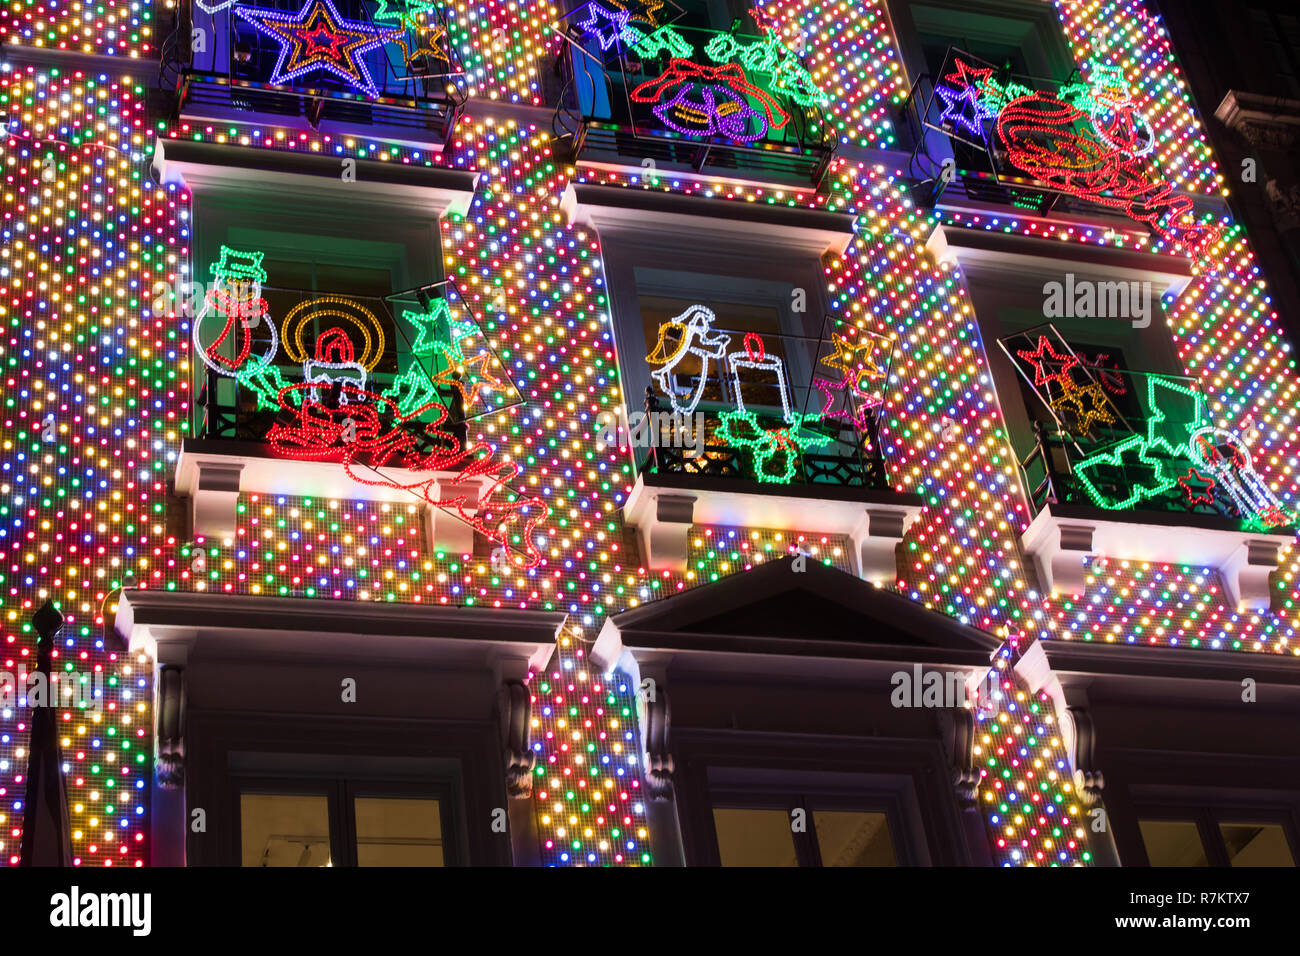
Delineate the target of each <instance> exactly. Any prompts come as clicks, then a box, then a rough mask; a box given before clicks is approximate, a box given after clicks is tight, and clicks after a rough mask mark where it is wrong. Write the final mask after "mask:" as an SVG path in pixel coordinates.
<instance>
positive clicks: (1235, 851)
mask: <svg viewBox="0 0 1300 956" xmlns="http://www.w3.org/2000/svg"><path fill="white" fill-rule="evenodd" d="M1219 832H1220V833H1222V834H1223V843H1224V845H1225V846H1227V848H1228V859H1229V860H1231V861H1232V865H1233V866H1295V859H1294V858H1293V857H1292V856H1291V847H1290V846H1288V845H1287V841H1286V831H1284V830H1283V829H1282V827H1281V826H1279V825H1278V824H1276V823H1221V824H1219Z"/></svg>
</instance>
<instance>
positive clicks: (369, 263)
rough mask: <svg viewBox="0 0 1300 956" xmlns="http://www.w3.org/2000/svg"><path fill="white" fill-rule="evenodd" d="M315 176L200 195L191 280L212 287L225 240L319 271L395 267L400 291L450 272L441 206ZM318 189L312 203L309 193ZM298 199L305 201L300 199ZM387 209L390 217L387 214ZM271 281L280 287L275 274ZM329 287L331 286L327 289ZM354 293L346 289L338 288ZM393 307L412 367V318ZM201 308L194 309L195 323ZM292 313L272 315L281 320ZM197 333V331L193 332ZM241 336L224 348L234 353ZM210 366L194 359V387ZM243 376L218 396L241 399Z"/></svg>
mask: <svg viewBox="0 0 1300 956" xmlns="http://www.w3.org/2000/svg"><path fill="white" fill-rule="evenodd" d="M350 185H352V184H348V183H344V182H343V181H342V179H339V181H338V182H337V183H335V182H332V181H329V180H325V181H322V180H321V179H319V178H316V177H312V178H311V179H310V180H308V181H307V182H304V183H301V184H298V186H299V188H296V189H288V190H286V192H285V194H284V195H281V196H279V197H277V196H276V195H273V194H265V193H253V194H249V193H247V192H245V191H243V190H242V189H241V188H240V186H239V184H238V183H221V184H220V185H213V186H209V187H208V188H205V189H204V190H203V191H202V192H201V193H200V194H198V195H196V196H195V199H194V205H193V210H192V223H193V232H194V236H193V243H192V250H193V251H192V252H191V257H190V261H191V280H192V281H193V282H196V283H201V284H202V288H204V289H206V288H207V287H208V285H209V284H210V283H211V281H212V276H211V273H210V272H209V268H210V266H211V264H212V263H215V262H216V261H217V259H218V257H219V255H220V250H221V247H222V246H223V245H225V246H230V247H232V248H235V249H239V250H241V251H253V252H261V253H264V254H265V256H266V258H267V259H270V260H281V261H288V262H296V263H300V264H308V263H309V264H311V266H312V269H313V272H315V271H316V270H319V269H322V268H328V267H329V266H330V265H332V264H336V265H350V266H355V265H360V266H363V267H367V268H373V269H376V270H380V269H384V268H387V269H388V270H389V272H390V274H391V277H392V289H391V292H392V293H394V294H395V293H398V292H401V291H403V290H406V289H411V288H415V287H425V286H430V285H434V284H436V283H439V282H441V281H443V280H444V278H445V261H444V255H443V245H442V216H441V215H439V214H438V213H436V212H434V211H433V210H420V209H418V208H414V209H411V210H409V211H399V210H394V209H393V208H392V207H391V206H382V207H378V208H376V207H375V206H373V205H372V204H371V203H370V202H368V200H367V197H366V196H364V195H353V194H352V193H349V191H348V189H349V186H350ZM307 194H309V195H310V197H311V199H310V204H308V203H307V202H306V201H305V200H306V199H307ZM296 200H304V202H302V203H298V204H297V205H295V201H296ZM380 215H382V216H383V217H384V218H383V219H379V218H377V217H378V216H380ZM266 285H268V286H270V287H272V288H275V287H277V286H276V281H275V276H274V275H270V276H268V279H267V283H266ZM320 294H325V293H320ZM331 294H335V295H347V293H346V292H334V293H331ZM388 310H389V311H390V312H391V314H392V324H391V334H392V339H393V341H392V342H391V343H390V348H391V349H392V350H393V351H394V352H395V359H396V362H397V372H396V373H395V374H397V375H400V374H402V372H403V371H404V370H405V369H407V368H409V363H410V362H411V361H412V359H413V358H414V356H413V353H412V351H411V348H410V344H411V342H413V341H414V338H413V333H412V330H411V329H410V328H409V324H408V323H405V322H404V320H403V319H402V318H401V316H400V313H401V311H402V310H401V307H400V306H399V305H397V304H395V303H394V302H393V300H391V299H390V300H389V305H388ZM196 318H197V315H194V316H189V321H190V323H191V329H192V323H193V322H194V321H195V319H196ZM283 318H284V316H275V315H273V316H271V320H272V321H275V322H276V323H277V328H278V327H279V323H280V322H281V321H282V320H283ZM191 334H192V332H191ZM233 348H234V341H233V339H232V340H231V341H230V342H228V343H223V345H222V349H223V350H227V351H228V352H229V354H233V351H231V350H233ZM206 374H207V367H206V366H205V365H204V363H203V362H202V361H201V360H198V359H197V357H196V360H195V361H194V362H192V363H191V375H192V376H193V381H192V387H193V388H194V389H195V391H194V394H195V395H199V394H201V388H202V385H203V379H204V376H205V375H206ZM380 374H381V376H382V378H381V379H380V381H391V378H392V377H393V374H394V373H380ZM235 389H236V383H235V381H234V380H233V379H230V378H227V377H221V378H220V379H219V380H218V382H217V396H218V399H219V401H220V402H222V403H223V404H228V405H233V404H234V402H235V395H236V392H235ZM192 414H193V415H194V416H195V418H194V421H193V422H192V429H193V433H194V434H199V433H200V428H201V423H202V416H203V414H204V411H203V407H202V405H201V403H199V402H195V403H194V404H193V409H192Z"/></svg>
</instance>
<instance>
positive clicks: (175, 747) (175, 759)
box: [154, 664, 185, 790]
mask: <svg viewBox="0 0 1300 956" xmlns="http://www.w3.org/2000/svg"><path fill="white" fill-rule="evenodd" d="M157 682H158V683H157V687H158V690H157V698H158V702H157V707H158V731H157V745H156V749H155V756H154V775H155V776H156V777H157V779H158V786H159V787H161V788H162V789H163V790H180V789H181V788H182V787H184V786H185V671H184V669H183V668H181V667H178V666H177V665H175V664H164V665H163V666H161V667H160V668H159V669H158V676H157Z"/></svg>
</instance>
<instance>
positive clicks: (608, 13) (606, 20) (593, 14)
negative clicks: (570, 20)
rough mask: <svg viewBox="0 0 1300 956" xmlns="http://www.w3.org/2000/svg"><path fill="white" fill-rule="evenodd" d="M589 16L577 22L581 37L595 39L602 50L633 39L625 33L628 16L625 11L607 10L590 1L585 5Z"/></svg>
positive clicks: (593, 0) (594, 1)
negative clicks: (581, 32) (581, 33)
mask: <svg viewBox="0 0 1300 956" xmlns="http://www.w3.org/2000/svg"><path fill="white" fill-rule="evenodd" d="M587 9H588V10H589V11H590V15H589V16H588V17H587V19H585V20H580V21H579V22H578V27H579V28H580V29H581V30H582V31H583V36H591V37H595V38H596V40H597V41H598V42H599V43H600V48H601V49H602V50H608V49H609V48H610V47H612V46H614V45H615V44H616V43H621V42H626V41H628V40H630V39H633V38H632V37H630V36H629V35H628V32H627V21H628V19H629V16H630V15H629V14H628V12H627V11H626V10H609V9H607V8H606V7H604V6H602V5H601V4H600V3H597V2H596V0H592V2H591V3H589V4H587Z"/></svg>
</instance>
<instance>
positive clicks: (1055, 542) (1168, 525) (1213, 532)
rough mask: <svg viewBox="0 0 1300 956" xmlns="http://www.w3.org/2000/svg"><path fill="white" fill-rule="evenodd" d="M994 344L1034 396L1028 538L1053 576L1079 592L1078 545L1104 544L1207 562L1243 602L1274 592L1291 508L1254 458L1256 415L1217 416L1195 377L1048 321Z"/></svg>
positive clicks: (1254, 603)
mask: <svg viewBox="0 0 1300 956" xmlns="http://www.w3.org/2000/svg"><path fill="white" fill-rule="evenodd" d="M999 345H1000V346H1001V347H1002V350H1003V351H1004V352H1005V353H1006V354H1007V356H1008V357H1009V358H1011V360H1012V362H1013V363H1014V364H1015V366H1016V368H1017V370H1018V371H1019V372H1020V373H1021V375H1022V376H1023V377H1024V382H1025V383H1026V387H1025V389H1024V391H1025V394H1026V402H1027V404H1028V405H1030V406H1031V407H1033V408H1035V409H1036V413H1035V414H1036V417H1035V418H1034V420H1033V425H1032V428H1033V437H1032V440H1031V441H1030V442H1029V443H1028V447H1027V448H1024V449H1021V451H1022V452H1023V454H1022V455H1021V456H1019V466H1020V472H1021V477H1022V480H1023V482H1024V487H1025V488H1026V490H1027V491H1028V493H1029V498H1030V502H1031V505H1032V507H1033V510H1034V513H1035V517H1034V520H1033V522H1032V523H1031V524H1030V526H1029V528H1028V529H1027V530H1026V531H1025V533H1024V534H1023V535H1022V544H1023V545H1024V547H1025V550H1026V553H1027V554H1028V555H1029V556H1030V557H1032V558H1033V559H1034V560H1035V561H1036V562H1037V564H1038V567H1039V571H1040V575H1041V576H1042V578H1043V580H1044V582H1045V583H1046V584H1047V586H1048V587H1049V588H1050V589H1052V590H1054V591H1055V590H1059V591H1066V592H1069V593H1079V592H1080V591H1081V590H1082V588H1083V584H1084V576H1085V575H1084V572H1085V568H1084V559H1085V558H1086V557H1087V556H1089V555H1094V554H1102V555H1107V556H1111V557H1115V558H1120V559H1129V560H1138V561H1149V562H1157V563H1167V564H1179V565H1192V566H1197V567H1208V568H1213V569H1215V570H1217V571H1219V572H1220V573H1221V574H1222V575H1223V577H1224V580H1225V583H1226V585H1227V589H1228V594H1229V596H1230V597H1231V598H1233V599H1235V600H1236V601H1237V602H1238V603H1240V604H1245V605H1247V606H1251V607H1256V608H1263V607H1267V606H1268V600H1269V592H1268V575H1269V574H1270V573H1271V572H1272V571H1273V570H1274V569H1276V567H1277V564H1278V559H1279V554H1280V549H1281V548H1282V546H1283V545H1286V544H1288V543H1290V542H1291V541H1292V540H1293V539H1294V536H1295V527H1294V525H1295V516H1294V515H1293V514H1291V513H1290V512H1289V511H1288V510H1287V509H1286V508H1285V507H1284V505H1283V504H1282V502H1281V501H1279V500H1278V499H1277V497H1276V496H1275V495H1274V494H1273V492H1272V491H1271V490H1270V489H1269V487H1268V485H1267V483H1266V482H1265V481H1264V480H1263V478H1262V477H1261V476H1260V475H1259V474H1258V473H1257V472H1256V471H1255V470H1254V467H1253V465H1252V460H1251V450H1250V447H1251V445H1252V444H1253V442H1254V440H1255V437H1256V436H1255V434H1252V430H1253V428H1254V426H1253V425H1252V424H1251V423H1250V422H1246V423H1245V424H1244V426H1243V427H1242V428H1241V429H1240V430H1233V429H1229V428H1224V427H1218V426H1216V425H1214V424H1213V423H1212V422H1211V421H1210V419H1209V417H1208V411H1207V409H1208V406H1207V404H1206V401H1205V398H1204V396H1203V395H1202V394H1201V392H1200V389H1199V386H1198V384H1197V382H1196V380H1194V379H1190V378H1186V377H1183V376H1174V375H1161V374H1156V373H1150V372H1134V371H1130V370H1128V369H1125V368H1122V367H1117V366H1115V365H1114V364H1108V363H1106V361H1105V359H1106V356H1104V355H1103V356H1090V355H1088V354H1086V353H1081V352H1076V351H1075V350H1074V349H1073V348H1071V347H1070V345H1069V344H1068V343H1066V342H1065V340H1064V339H1063V338H1061V336H1060V334H1059V333H1058V332H1057V331H1056V330H1055V329H1054V328H1053V327H1052V326H1050V325H1047V326H1042V327H1039V328H1035V329H1030V330H1027V331H1025V332H1023V333H1019V334H1018V335H1015V336H1011V337H1008V338H1006V339H1003V340H1001V341H1000V342H999Z"/></svg>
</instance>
